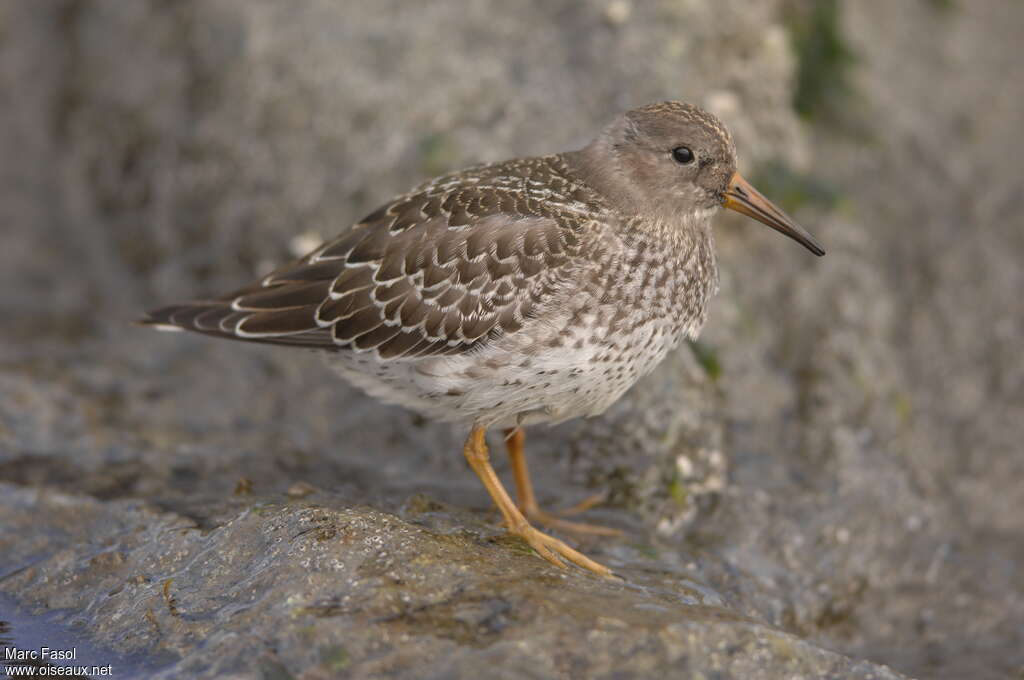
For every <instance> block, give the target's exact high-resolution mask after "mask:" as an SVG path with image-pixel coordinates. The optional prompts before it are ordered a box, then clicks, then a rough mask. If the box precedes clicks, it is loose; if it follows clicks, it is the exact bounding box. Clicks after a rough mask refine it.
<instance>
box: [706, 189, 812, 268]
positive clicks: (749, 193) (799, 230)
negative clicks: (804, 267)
mask: <svg viewBox="0 0 1024 680" xmlns="http://www.w3.org/2000/svg"><path fill="white" fill-rule="evenodd" d="M722 207H724V208H728V209H729V210H735V211H736V212H738V213H742V214H744V215H746V216H747V217H753V218H754V219H755V220H757V221H758V222H761V223H763V224H767V225H768V226H769V227H771V228H772V229H775V230H776V231H779V232H781V233H783V234H785V235H786V236H788V237H790V238H791V239H793V240H794V241H796V242H797V243H799V244H800V245H802V246H803V247H804V248H807V250H809V251H811V252H812V253H814V254H815V255H817V256H818V257H821V256H822V255H824V254H825V249H824V248H822V247H821V245H820V244H819V243H818V242H817V241H816V240H814V237H813V236H811V235H810V234H808V233H807V231H806V230H805V229H804V228H803V227H801V226H800V225H799V224H797V223H796V221H795V220H794V219H793V218H792V217H790V216H789V215H787V214H786V213H784V212H782V210H780V209H779V208H778V207H777V206H776V205H775V204H774V203H772V202H771V201H769V200H768V199H767V198H765V197H764V195H762V194H761V192H760V191H758V190H757V189H755V188H754V187H753V186H751V184H750V182H748V181H747V180H745V179H743V177H742V176H740V173H738V172H737V173H736V174H734V175H733V176H732V180H731V181H730V182H729V188H728V189H727V190H726V192H725V195H724V196H723V197H722Z"/></svg>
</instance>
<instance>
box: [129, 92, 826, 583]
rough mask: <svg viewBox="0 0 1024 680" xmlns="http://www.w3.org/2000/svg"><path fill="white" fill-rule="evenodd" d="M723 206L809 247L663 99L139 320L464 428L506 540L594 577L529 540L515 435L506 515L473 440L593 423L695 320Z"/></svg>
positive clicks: (542, 542) (700, 120) (466, 173)
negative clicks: (284, 348)
mask: <svg viewBox="0 0 1024 680" xmlns="http://www.w3.org/2000/svg"><path fill="white" fill-rule="evenodd" d="M720 207H727V208H732V209H735V210H738V211H739V212H743V213H744V214H747V215H750V216H752V217H754V218H755V219H758V220H760V221H762V222H764V223H765V224H768V225H769V226H771V227H773V228H775V229H778V230H779V231H782V232H783V233H786V234H787V235H789V236H791V237H793V238H795V239H796V240H798V241H799V242H801V243H802V244H804V245H805V246H806V247H807V248H809V249H810V250H812V251H813V252H815V253H816V254H819V255H820V254H823V252H824V251H822V250H821V248H820V246H818V245H817V244H816V243H815V242H814V240H813V239H812V238H811V237H810V235H808V234H807V233H806V232H805V231H803V230H802V229H801V228H800V227H799V226H797V225H796V224H795V223H794V222H793V221H792V220H791V219H790V218H789V217H787V216H786V215H785V214H784V213H782V212H781V211H780V210H779V209H778V208H776V207H775V206H774V205H772V204H771V203H770V202H769V201H768V200H767V199H765V198H764V197H763V196H761V195H760V194H759V193H757V191H756V190H755V189H754V188H753V187H751V186H750V185H749V184H747V183H746V181H745V180H743V178H742V177H740V176H739V174H738V173H736V159H735V149H734V146H733V143H732V139H731V137H730V136H729V134H728V132H727V131H726V130H725V128H724V126H723V125H722V124H721V122H719V121H718V120H717V119H716V118H715V117H714V116H711V115H710V114H708V113H706V112H704V111H701V110H700V109H698V108H696V107H693V106H690V105H687V104H682V103H679V102H664V103H661V104H654V105H651V106H647V107H643V108H641V109H636V110H634V111H630V112H627V113H625V114H623V115H622V116H619V117H618V118H617V119H616V120H615V121H614V122H613V123H612V124H611V125H609V127H608V128H607V129H606V130H605V131H604V132H603V133H602V134H601V135H600V136H599V137H598V138H597V139H596V140H595V141H594V142H593V143H591V144H590V145H589V146H587V147H586V148H584V149H581V150H580V151H575V152H570V153H563V154H556V155H550V156H543V157H539V158H527V159H518V160H511V161H506V162H503V163H496V164H491V165H482V166H476V167H473V168H469V169H466V170H463V171H461V172H457V173H452V174H449V175H445V176H442V177H438V178H436V179H434V180H432V181H430V182H427V183H426V184H423V185H422V186H420V187H418V188H416V189H414V190H413V191H411V192H410V193H407V194H404V195H402V196H399V197H397V198H395V199H394V200H392V201H391V202H389V203H387V204H386V205H384V206H383V207H381V208H380V209H378V210H377V211H375V212H374V213H372V214H371V215H369V216H368V217H367V218H365V219H364V220H362V221H361V222H359V223H358V224H356V225H354V226H353V227H351V228H350V229H348V230H347V231H345V232H344V233H342V234H341V235H339V236H338V237H337V238H335V239H334V240H332V241H329V242H328V243H325V244H324V245H323V246H321V247H319V248H317V249H316V250H315V251H313V252H312V253H310V254H309V255H307V256H306V257H304V258H302V259H300V260H298V261H296V262H293V263H291V264H288V265H285V266H284V267H282V268H280V269H278V270H277V271H275V272H273V273H271V274H269V275H268V276H266V277H264V278H263V279H262V280H260V281H259V282H257V283H254V284H253V285H250V286H247V287H245V288H242V289H240V290H237V291H234V292H232V293H229V294H227V295H222V296H219V297H216V298H213V299H210V300H204V301H199V302H193V303H185V304H179V305H172V306H169V307H163V308H161V309H157V310H155V311H153V312H151V313H150V314H149V315H148V316H147V317H146V319H144V320H143V323H145V324H149V325H155V326H158V327H161V328H164V329H184V330H190V331H196V332H199V333H203V334H206V335H211V336H216V337H224V338H232V339H238V340H246V341H252V342H264V343H274V344H282V345H292V346H298V347H306V348H315V349H320V350H327V351H329V352H330V353H331V357H332V363H333V365H334V366H335V368H336V369H337V370H338V371H339V372H340V373H341V374H342V375H343V376H345V377H346V378H348V379H349V380H351V381H352V382H353V383H355V384H356V385H358V386H359V387H361V388H362V389H364V390H366V391H367V392H368V393H370V394H371V395H373V396H376V397H378V398H380V399H382V400H385V401H389V402H393V403H399V404H402V405H405V406H407V407H409V408H412V409H414V410H417V411H420V412H421V413H423V414H425V415H426V416H428V417H431V418H435V419H442V420H452V421H462V422H465V423H467V424H468V425H471V426H472V428H473V431H472V433H471V435H470V437H469V439H468V440H467V444H466V448H465V454H466V457H467V460H468V461H469V462H470V464H471V466H473V468H474V470H475V471H476V472H477V473H478V475H480V477H481V479H482V480H483V482H484V484H485V485H486V486H487V488H488V491H489V492H490V493H491V495H492V497H493V498H494V500H495V502H496V503H497V504H498V507H499V509H501V511H502V514H503V516H504V518H505V522H506V524H507V526H508V527H509V529H510V531H512V532H514V533H516V534H518V535H520V536H522V537H523V538H525V539H526V540H527V541H528V542H529V543H530V545H532V546H533V547H534V548H535V549H536V550H537V551H538V552H540V553H541V554H542V555H543V556H545V557H546V558H548V559H549V560H550V561H552V562H555V563H556V564H561V561H560V560H559V556H560V557H561V558H564V559H567V560H569V561H572V562H574V563H576V564H579V565H580V566H584V567H586V568H588V569H591V570H594V571H598V572H600V573H610V572H608V570H607V569H606V568H605V567H603V566H601V565H599V564H597V563H596V562H593V561H592V560H590V559H589V558H586V557H585V556H583V555H580V554H579V553H577V552H576V551H574V550H572V549H571V548H569V547H568V546H567V545H565V544H564V543H562V542H561V541H558V540H557V539H554V538H552V537H550V536H547V535H545V534H542V533H541V532H539V531H537V530H536V529H534V528H533V527H532V526H530V525H529V523H528V522H527V520H526V517H524V515H523V512H525V513H526V514H527V515H528V516H530V517H532V518H534V519H537V520H539V521H544V522H546V523H548V524H554V525H556V526H561V527H563V528H569V529H577V530H595V529H594V528H593V527H587V526H586V525H575V524H571V523H567V522H564V521H562V520H557V519H555V518H553V517H551V516H549V515H546V514H545V513H543V512H541V511H540V510H539V509H538V508H537V506H536V502H535V500H534V499H533V493H532V490H531V488H530V485H529V478H528V476H527V474H526V466H525V458H524V457H523V455H522V437H521V434H517V435H516V436H515V437H513V438H511V439H510V440H509V442H510V453H511V454H512V457H513V464H514V469H515V471H516V480H517V486H518V487H519V491H520V507H519V508H517V507H516V506H515V505H514V504H512V503H511V501H510V500H509V498H508V495H507V493H505V491H504V488H502V487H501V484H500V482H499V481H498V480H497V477H496V476H495V475H494V472H493V470H492V469H491V468H490V464H489V463H488V460H487V450H486V445H485V444H484V439H483V432H484V429H485V428H487V427H493V426H503V427H507V428H513V431H514V432H517V433H518V432H520V430H518V429H517V428H519V427H520V426H521V425H525V424H529V423H535V422H558V421H561V420H565V419H566V418H572V417H575V416H579V415H594V414H597V413H600V412H602V411H603V410H604V409H605V408H607V407H608V406H609V405H610V404H611V403H613V402H614V401H615V400H616V399H617V398H618V397H619V396H620V395H621V394H622V393H623V392H624V391H625V390H626V389H628V388H629V387H630V386H631V385H632V384H633V383H634V382H635V381H636V380H638V379H639V378H640V377H641V376H642V375H643V374H644V373H646V372H648V371H650V370H651V369H652V368H653V367H654V366H656V365H657V363H658V362H659V361H660V360H661V358H662V357H664V355H665V353H667V352H668V351H669V350H670V349H671V348H672V347H674V346H675V345H676V344H678V342H679V341H680V340H681V339H682V338H683V337H685V336H687V335H690V336H695V335H696V333H697V332H698V331H699V329H700V327H701V325H702V324H703V322H704V319H705V317H706V312H707V303H708V301H709V300H710V297H711V295H712V294H713V292H714V290H715V287H716V281H717V273H716V271H717V270H716V266H715V258H714V249H713V241H712V238H711V232H710V228H709V220H710V217H711V216H712V214H713V213H714V212H715V211H716V210H717V209H718V208H720Z"/></svg>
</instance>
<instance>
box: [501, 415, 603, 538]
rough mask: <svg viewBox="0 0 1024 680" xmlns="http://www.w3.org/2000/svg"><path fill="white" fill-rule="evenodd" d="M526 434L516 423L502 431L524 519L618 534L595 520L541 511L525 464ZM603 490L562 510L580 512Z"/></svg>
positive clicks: (598, 497) (569, 527)
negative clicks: (575, 519)
mask: <svg viewBox="0 0 1024 680" xmlns="http://www.w3.org/2000/svg"><path fill="white" fill-rule="evenodd" d="M525 441H526V435H525V433H524V432H523V428H521V427H516V428H512V429H510V430H507V431H506V432H505V447H506V448H507V449H508V457H509V459H510V460H511V461H512V475H513V476H514V477H515V480H516V496H517V497H518V498H519V509H520V510H521V511H522V513H523V514H524V515H526V517H527V518H528V519H531V520H534V521H536V522H538V523H539V524H543V525H544V526H546V527H551V528H552V529H562V530H564V531H575V532H576V533H582V534H598V535H599V536H621V535H622V532H621V531H620V530H618V529H613V528H611V527H602V526H598V525H596V524H582V523H580V522H569V521H567V520H564V519H561V518H559V517H556V516H555V515H554V514H552V513H550V512H545V511H544V510H541V509H540V506H539V505H537V497H536V496H535V495H534V493H533V482H531V481H530V470H529V468H528V467H527V465H526V451H525V446H524V443H525ZM603 498H604V496H603V494H599V495H598V496H597V497H596V500H595V497H594V496H591V497H590V498H587V499H584V500H583V502H581V503H579V504H577V505H575V506H573V507H572V508H569V509H568V510H567V511H566V513H565V514H576V513H580V512H583V511H584V510H586V509H587V508H589V507H592V506H594V505H596V504H598V503H600V502H601V500H603ZM558 514H562V513H558Z"/></svg>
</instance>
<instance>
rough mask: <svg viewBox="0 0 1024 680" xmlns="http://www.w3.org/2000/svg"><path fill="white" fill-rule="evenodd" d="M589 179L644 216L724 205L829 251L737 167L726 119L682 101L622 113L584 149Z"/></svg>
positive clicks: (699, 212) (698, 218)
mask: <svg viewBox="0 0 1024 680" xmlns="http://www.w3.org/2000/svg"><path fill="white" fill-rule="evenodd" d="M581 157H582V159H583V166H584V168H585V172H586V175H587V178H588V180H590V181H592V182H593V183H594V184H595V185H596V188H598V189H599V190H601V191H602V192H603V193H606V194H608V195H609V197H610V198H612V199H613V200H615V201H616V202H617V203H620V204H624V205H625V206H626V207H627V209H629V210H630V211H631V212H634V213H637V214H654V215H656V216H659V217H675V218H676V219H679V218H682V219H683V220H684V221H687V222H705V221H706V219H707V218H708V217H709V216H710V215H711V214H712V213H713V212H714V211H716V210H717V209H718V208H728V209H730V210H735V211H736V212H740V213H743V214H744V215H747V216H749V217H753V218H754V219H755V220H758V221H759V222H763V223H764V224H767V225H768V226H769V227H772V228H773V229H776V230H778V231H780V232H782V233H783V234H785V235H786V236H789V237H790V238H792V239H794V240H796V241H797V242H799V243H800V244H802V245H803V246H804V247H806V248H807V249H808V250H810V251H811V252H812V253H814V254H815V255H824V254H825V251H824V250H823V249H822V247H821V246H820V245H818V243H817V241H815V240H814V237H812V236H811V235H810V234H808V233H807V232H806V231H805V230H804V229H803V228H802V227H801V226H800V225H798V224H797V223H796V222H795V221H794V220H793V219H792V218H791V217H789V216H788V215H786V213H784V212H783V211H782V210H780V209H779V208H778V207H776V206H775V205H774V204H773V203H772V202H771V201H769V200H768V199H767V198H765V197H764V196H763V195H762V194H761V193H760V192H759V191H757V190H756V189H754V187H752V186H751V185H750V184H749V183H748V182H747V181H746V180H745V179H743V177H742V176H741V175H740V174H739V173H738V172H737V171H736V147H735V145H734V144H733V141H732V136H731V135H730V134H729V131H728V130H726V128H725V126H724V125H723V124H722V122H721V121H720V120H718V118H716V117H715V116H713V115H711V114H710V113H708V112H707V111H704V110H702V109H700V108H697V107H696V106H692V105H690V104H684V103H682V102H661V103H658V104H650V105H648V106H644V107H641V108H638V109H633V110H632V111H627V112H626V113H624V114H622V115H620V116H619V117H618V118H616V120H615V121H614V122H613V123H612V124H611V125H609V126H608V127H607V128H606V129H605V130H604V131H603V132H602V134H601V135H600V136H599V137H598V138H597V139H596V140H594V142H593V143H592V144H591V145H590V146H589V147H587V148H586V149H584V150H583V151H582V152H581Z"/></svg>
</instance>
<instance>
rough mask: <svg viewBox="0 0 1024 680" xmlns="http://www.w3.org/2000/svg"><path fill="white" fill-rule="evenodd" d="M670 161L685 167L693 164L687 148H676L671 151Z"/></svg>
mask: <svg viewBox="0 0 1024 680" xmlns="http://www.w3.org/2000/svg"><path fill="white" fill-rule="evenodd" d="M672 159H673V160H674V161H675V162H676V163H679V165H686V164H687V163H692V162H693V152H692V151H690V147H688V146H677V147H676V148H674V149H672Z"/></svg>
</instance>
